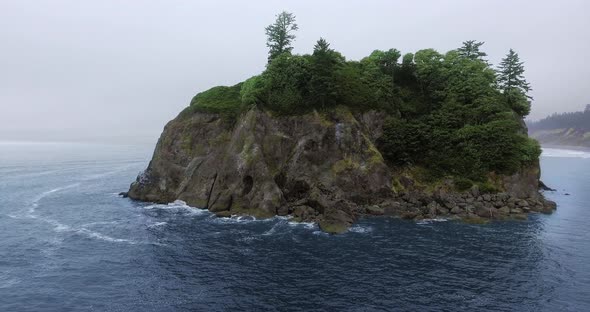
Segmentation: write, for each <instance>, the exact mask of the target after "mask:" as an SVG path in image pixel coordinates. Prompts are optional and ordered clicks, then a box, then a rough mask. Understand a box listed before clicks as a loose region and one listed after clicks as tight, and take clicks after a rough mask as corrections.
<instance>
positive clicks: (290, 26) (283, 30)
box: [265, 11, 299, 62]
mask: <svg viewBox="0 0 590 312" xmlns="http://www.w3.org/2000/svg"><path fill="white" fill-rule="evenodd" d="M297 29H299V27H298V26H297V24H296V23H295V15H293V13H288V12H284V11H283V12H281V13H280V14H279V15H277V18H276V20H275V22H274V23H273V24H271V25H268V26H267V27H266V28H265V31H266V36H267V39H266V46H267V47H268V48H269V49H270V50H269V51H268V60H269V62H270V61H271V60H272V59H274V58H275V57H277V56H278V55H280V54H282V53H285V52H288V53H291V50H293V47H292V46H291V43H292V42H293V40H295V35H294V34H293V33H294V32H295V31H296V30H297Z"/></svg>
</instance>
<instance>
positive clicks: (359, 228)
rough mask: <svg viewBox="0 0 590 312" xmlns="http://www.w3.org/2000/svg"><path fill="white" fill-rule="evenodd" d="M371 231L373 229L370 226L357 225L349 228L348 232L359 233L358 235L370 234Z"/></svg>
mask: <svg viewBox="0 0 590 312" xmlns="http://www.w3.org/2000/svg"><path fill="white" fill-rule="evenodd" d="M372 231H373V228H372V227H370V226H368V225H367V226H361V225H358V224H355V225H353V226H352V227H350V228H349V229H348V232H351V233H360V234H365V233H370V232H372Z"/></svg>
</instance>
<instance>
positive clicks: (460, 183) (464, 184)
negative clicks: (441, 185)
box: [453, 178, 473, 192]
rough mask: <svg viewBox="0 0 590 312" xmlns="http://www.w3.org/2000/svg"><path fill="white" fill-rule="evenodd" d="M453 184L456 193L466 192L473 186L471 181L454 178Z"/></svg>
mask: <svg viewBox="0 0 590 312" xmlns="http://www.w3.org/2000/svg"><path fill="white" fill-rule="evenodd" d="M453 183H454V184H455V188H456V189H457V190H458V191H461V192H463V191H466V190H468V189H470V188H471V187H472V186H473V181H471V180H469V179H466V178H455V179H454V181H453Z"/></svg>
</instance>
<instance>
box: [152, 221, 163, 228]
mask: <svg viewBox="0 0 590 312" xmlns="http://www.w3.org/2000/svg"><path fill="white" fill-rule="evenodd" d="M166 224H168V222H165V221H162V222H156V223H153V224H150V225H148V226H147V227H148V228H155V227H159V226H163V225H166Z"/></svg>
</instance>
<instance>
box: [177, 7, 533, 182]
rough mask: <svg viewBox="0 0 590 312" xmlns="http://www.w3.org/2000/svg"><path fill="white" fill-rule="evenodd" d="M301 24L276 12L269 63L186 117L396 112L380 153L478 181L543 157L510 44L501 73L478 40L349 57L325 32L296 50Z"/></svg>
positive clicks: (207, 95)
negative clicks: (447, 47)
mask: <svg viewBox="0 0 590 312" xmlns="http://www.w3.org/2000/svg"><path fill="white" fill-rule="evenodd" d="M295 30H297V24H295V17H294V16H293V15H292V14H291V13H287V12H283V13H281V14H279V15H278V16H277V20H276V22H275V23H274V24H272V25H270V26H268V27H267V28H266V34H267V36H268V42H267V45H268V47H269V62H268V64H267V66H266V69H265V70H264V71H263V72H262V73H261V74H259V75H256V76H253V77H251V78H250V79H248V80H246V81H244V82H242V83H239V84H237V85H235V86H232V87H216V88H213V89H211V90H209V91H205V92H202V93H199V94H198V95H197V96H195V97H194V98H193V101H192V102H191V106H190V107H189V108H188V109H187V110H185V112H183V114H189V113H191V112H194V111H206V112H215V113H221V114H224V115H225V116H228V117H229V118H230V119H232V118H235V117H236V116H238V115H239V114H240V113H241V112H243V111H245V110H247V109H249V108H250V107H253V106H256V107H258V108H259V109H262V110H266V111H269V112H271V113H273V114H275V115H297V114H305V113H308V112H312V111H317V112H320V113H322V112H323V111H327V110H331V109H335V108H336V107H346V108H347V109H348V110H350V111H353V112H354V111H367V110H378V111H382V112H385V113H387V115H388V116H389V118H388V120H387V122H386V124H385V126H384V133H383V136H382V137H381V139H380V141H379V149H380V151H381V153H382V155H383V157H385V159H386V160H387V161H389V162H390V163H391V164H393V165H395V166H402V167H403V166H421V167H425V168H427V169H429V171H430V172H431V173H433V174H434V175H436V176H439V177H440V176H447V175H452V176H459V177H466V178H468V179H472V180H477V179H480V180H481V179H484V177H485V176H486V174H488V173H489V172H499V173H506V172H510V173H511V172H514V171H515V170H517V169H518V168H521V167H522V166H524V165H526V164H530V163H534V162H536V161H537V160H538V156H539V154H540V149H539V146H538V144H537V143H536V141H534V140H531V139H529V138H528V137H527V136H526V134H525V132H526V131H525V129H524V128H523V126H522V125H523V121H522V120H523V117H524V116H526V115H527V114H528V113H529V111H530V101H529V98H527V92H528V91H530V87H529V85H528V83H527V82H526V80H525V79H524V76H523V73H524V67H523V63H522V62H521V61H520V60H519V58H518V54H516V52H514V51H513V50H512V49H511V50H510V52H509V53H508V55H507V57H506V58H505V59H504V60H503V61H502V63H501V64H500V70H499V71H496V70H495V69H494V68H492V65H491V64H489V63H488V61H486V60H484V59H483V57H485V56H486V53H485V52H483V51H481V48H482V45H483V42H476V41H474V40H470V41H466V42H464V43H463V46H462V47H460V48H458V49H456V50H451V51H448V52H446V53H440V52H438V51H436V50H434V49H423V50H420V51H417V52H416V53H406V54H404V55H403V57H402V53H401V52H400V51H399V50H397V49H389V50H386V51H382V50H375V51H373V52H372V53H371V54H370V55H369V56H367V57H365V58H362V59H361V60H347V59H346V58H345V57H344V56H342V54H340V53H339V52H337V51H335V50H334V49H332V48H331V47H330V44H329V43H328V41H327V40H326V39H324V38H320V39H319V40H318V41H317V43H316V44H315V46H314V48H313V52H312V53H311V54H304V55H294V54H292V53H291V51H292V46H291V43H292V41H293V40H294V38H295V36H294V34H293V31H295ZM400 57H401V62H400Z"/></svg>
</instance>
